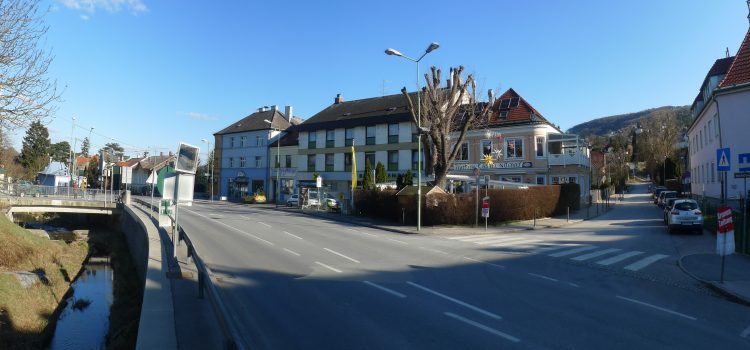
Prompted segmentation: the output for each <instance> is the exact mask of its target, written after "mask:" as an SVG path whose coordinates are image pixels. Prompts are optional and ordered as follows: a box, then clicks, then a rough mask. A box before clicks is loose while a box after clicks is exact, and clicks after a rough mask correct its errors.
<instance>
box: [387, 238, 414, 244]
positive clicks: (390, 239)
mask: <svg viewBox="0 0 750 350" xmlns="http://www.w3.org/2000/svg"><path fill="white" fill-rule="evenodd" d="M388 240H389V241H394V242H398V243H401V244H409V243H406V242H404V241H399V240H397V239H393V238H388Z"/></svg>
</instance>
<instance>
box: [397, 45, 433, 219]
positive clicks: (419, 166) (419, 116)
mask: <svg viewBox="0 0 750 350" xmlns="http://www.w3.org/2000/svg"><path fill="white" fill-rule="evenodd" d="M439 47H440V45H439V44H438V43H431V44H430V46H428V47H427V49H426V50H425V51H424V53H423V54H422V56H420V57H419V58H418V59H413V58H411V57H409V56H405V55H404V54H402V53H401V52H398V51H397V50H395V49H392V48H388V49H386V50H385V54H386V55H389V56H399V57H403V58H405V59H407V60H409V61H412V62H414V63H415V64H416V66H417V70H416V73H417V74H416V77H417V81H416V84H417V231H420V230H421V229H422V101H421V97H420V94H419V61H421V60H422V59H423V58H424V56H426V55H427V54H428V53H430V52H432V51H435V50H437V49H438V48H439Z"/></svg>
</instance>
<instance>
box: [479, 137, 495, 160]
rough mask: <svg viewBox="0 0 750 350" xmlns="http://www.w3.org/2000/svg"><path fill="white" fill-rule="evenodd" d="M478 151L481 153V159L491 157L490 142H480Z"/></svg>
mask: <svg viewBox="0 0 750 350" xmlns="http://www.w3.org/2000/svg"><path fill="white" fill-rule="evenodd" d="M479 150H480V151H481V152H482V153H481V154H482V157H486V156H492V140H482V141H481V142H480V143H479Z"/></svg>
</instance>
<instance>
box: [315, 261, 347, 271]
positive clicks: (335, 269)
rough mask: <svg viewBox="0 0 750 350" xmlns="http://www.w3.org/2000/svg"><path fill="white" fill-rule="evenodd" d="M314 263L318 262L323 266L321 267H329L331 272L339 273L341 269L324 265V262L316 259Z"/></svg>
mask: <svg viewBox="0 0 750 350" xmlns="http://www.w3.org/2000/svg"><path fill="white" fill-rule="evenodd" d="M315 263H316V264H318V265H320V266H323V267H325V268H327V269H329V270H331V271H333V272H338V273H341V270H339V269H337V268H333V267H330V266H328V265H326V264H324V263H322V262H320V261H316V262H315Z"/></svg>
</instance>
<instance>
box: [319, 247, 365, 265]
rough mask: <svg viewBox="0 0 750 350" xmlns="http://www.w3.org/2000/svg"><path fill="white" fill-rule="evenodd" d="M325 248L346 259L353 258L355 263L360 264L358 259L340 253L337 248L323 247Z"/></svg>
mask: <svg viewBox="0 0 750 350" xmlns="http://www.w3.org/2000/svg"><path fill="white" fill-rule="evenodd" d="M323 249H325V250H327V251H328V252H330V253H333V254H336V255H338V256H340V257H342V258H344V259H347V260H351V261H354V262H355V263H357V264H359V260H357V259H352V258H350V257H348V256H346V255H344V254H341V253H339V252H337V251H335V250H333V249H328V248H323Z"/></svg>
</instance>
